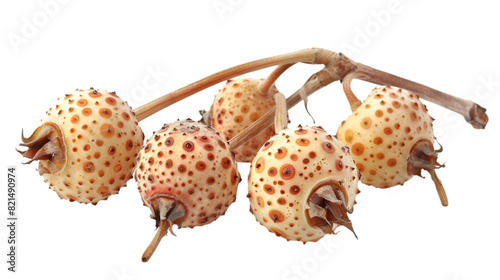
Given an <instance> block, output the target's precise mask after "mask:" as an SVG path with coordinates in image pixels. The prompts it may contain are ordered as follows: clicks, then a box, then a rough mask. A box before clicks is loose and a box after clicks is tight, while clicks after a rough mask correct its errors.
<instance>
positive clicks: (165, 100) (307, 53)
mask: <svg viewBox="0 0 500 280" xmlns="http://www.w3.org/2000/svg"><path fill="white" fill-rule="evenodd" d="M333 54H334V52H331V51H328V50H325V49H319V48H311V49H303V50H300V51H296V52H292V53H287V54H282V55H277V56H272V57H268V58H263V59H259V60H255V61H251V62H248V63H244V64H240V65H237V66H234V67H231V68H228V69H226V70H223V71H220V72H217V73H215V74H212V75H210V76H207V77H205V78H203V79H201V80H199V81H196V82H194V83H191V84H189V85H187V86H185V87H183V88H180V89H178V90H175V91H173V92H171V93H169V94H166V95H164V96H162V97H160V98H158V99H156V100H153V101H151V102H149V103H147V104H145V105H143V106H141V107H138V108H136V109H135V110H134V113H135V115H136V117H137V120H138V121H142V120H144V119H145V118H147V117H149V116H151V115H153V114H154V113H156V112H158V111H160V110H162V109H164V108H166V107H168V106H170V105H172V104H174V103H176V102H178V101H180V100H182V99H184V98H186V97H189V96H191V95H193V94H195V93H197V92H199V91H201V90H204V89H206V88H208V87H211V86H213V85H215V84H217V83H220V82H223V81H226V80H228V79H231V78H234V77H237V76H240V75H243V74H245V73H249V72H253V71H257V70H260V69H263V68H267V67H271V66H276V65H282V64H293V63H297V62H302V63H309V64H326V63H327V62H328V61H329V58H330V57H331V56H332V55H333Z"/></svg>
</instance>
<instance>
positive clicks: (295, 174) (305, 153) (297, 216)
mask: <svg viewBox="0 0 500 280" xmlns="http://www.w3.org/2000/svg"><path fill="white" fill-rule="evenodd" d="M358 180H359V173H358V170H357V169H356V167H355V165H354V161H353V159H352V158H351V156H350V155H349V151H348V149H347V148H346V147H344V146H343V145H342V144H341V143H340V142H339V141H338V140H337V139H336V138H334V137H332V136H330V135H328V134H327V133H326V132H325V131H324V130H323V129H322V128H320V127H304V128H302V127H299V128H296V129H285V130H283V131H281V132H279V133H278V134H277V135H275V136H273V137H272V138H271V139H270V140H269V141H268V142H266V143H265V144H264V146H263V147H262V148H261V149H260V151H259V152H258V153H257V155H256V156H255V159H254V160H253V162H252V165H251V168H250V175H249V182H248V197H249V199H250V211H251V212H252V213H253V214H254V215H255V217H256V219H257V221H258V222H259V223H260V224H262V225H263V226H265V227H266V228H267V229H268V230H269V231H271V232H273V233H275V234H276V235H278V236H281V237H283V238H286V239H287V240H298V241H303V242H307V241H317V240H319V239H320V238H321V237H323V236H324V235H325V234H330V233H334V230H335V229H336V228H337V227H338V226H339V225H343V226H345V227H347V228H349V229H350V230H351V231H353V228H352V224H351V221H350V220H349V218H348V216H347V213H348V212H349V213H350V212H352V210H353V206H354V204H355V197H356V195H357V194H358V186H357V185H358ZM353 232H354V231H353Z"/></svg>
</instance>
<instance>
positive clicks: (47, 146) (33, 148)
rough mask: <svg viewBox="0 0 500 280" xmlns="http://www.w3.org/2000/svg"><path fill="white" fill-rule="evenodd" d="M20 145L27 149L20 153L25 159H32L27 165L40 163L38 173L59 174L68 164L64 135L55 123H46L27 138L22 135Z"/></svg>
mask: <svg viewBox="0 0 500 280" xmlns="http://www.w3.org/2000/svg"><path fill="white" fill-rule="evenodd" d="M21 141H22V143H20V144H19V145H20V146H22V147H27V148H28V149H27V150H26V151H18V152H19V153H20V154H21V155H23V157H25V158H29V159H31V160H30V161H28V162H27V164H29V163H31V162H33V161H38V172H39V174H40V175H43V174H45V173H48V174H57V173H58V172H60V171H61V170H63V169H64V167H65V166H66V163H67V151H66V150H67V148H66V144H65V143H64V135H63V132H62V130H61V128H60V127H59V125H57V124H56V123H54V122H46V123H44V124H42V125H41V126H39V127H38V128H37V129H35V131H34V132H33V134H32V135H31V136H30V137H28V138H26V137H24V135H21Z"/></svg>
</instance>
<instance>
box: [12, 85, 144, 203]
mask: <svg viewBox="0 0 500 280" xmlns="http://www.w3.org/2000/svg"><path fill="white" fill-rule="evenodd" d="M143 140H144V134H143V133H142V130H141V128H140V127H139V125H138V122H137V119H136V117H135V115H134V113H133V112H132V110H131V108H130V107H129V106H128V105H127V103H126V102H124V101H122V100H121V99H120V98H119V97H118V96H117V95H116V94H115V93H114V92H107V91H103V90H95V89H93V88H91V89H89V90H76V91H75V92H73V93H72V94H67V95H66V96H64V97H63V98H60V99H59V100H58V102H57V103H56V105H55V106H54V107H52V108H51V109H50V110H49V111H48V112H47V114H46V116H45V118H44V119H43V120H42V125H41V126H39V127H38V128H37V129H36V130H35V132H34V133H33V134H32V135H31V136H30V137H28V138H25V137H24V136H23V137H22V143H21V144H20V145H21V147H25V148H27V150H25V151H20V153H21V154H22V155H23V156H24V157H26V158H29V159H30V161H29V162H28V163H31V162H33V161H38V163H39V164H38V172H39V174H40V175H41V176H43V177H44V179H45V181H46V182H47V183H49V185H50V188H51V189H53V190H54V191H55V192H57V194H58V195H59V197H61V198H63V199H68V200H70V201H77V202H81V203H92V204H97V202H99V201H100V200H103V199H107V198H108V197H109V196H110V195H112V194H116V193H118V191H119V190H120V188H121V187H123V186H125V185H126V183H127V181H128V180H129V179H130V178H131V177H132V173H133V168H134V167H135V163H136V161H135V158H136V157H137V154H138V152H139V150H140V149H141V147H142V142H143Z"/></svg>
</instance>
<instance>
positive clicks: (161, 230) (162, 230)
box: [142, 220, 171, 262]
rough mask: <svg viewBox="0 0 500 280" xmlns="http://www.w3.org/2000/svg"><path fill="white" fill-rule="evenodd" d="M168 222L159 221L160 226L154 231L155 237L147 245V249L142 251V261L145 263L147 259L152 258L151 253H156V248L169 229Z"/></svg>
mask: <svg viewBox="0 0 500 280" xmlns="http://www.w3.org/2000/svg"><path fill="white" fill-rule="evenodd" d="M170 227H171V225H170V221H168V220H160V225H159V227H158V229H157V230H156V234H155V237H154V238H153V240H152V241H151V243H150V244H149V246H148V248H146V250H145V251H144V253H143V254H142V261H143V262H147V261H149V259H150V258H151V257H152V256H153V253H154V252H155V251H156V248H158V245H159V244H160V241H161V239H162V238H163V237H164V236H165V235H167V232H168V230H169V229H170Z"/></svg>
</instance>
